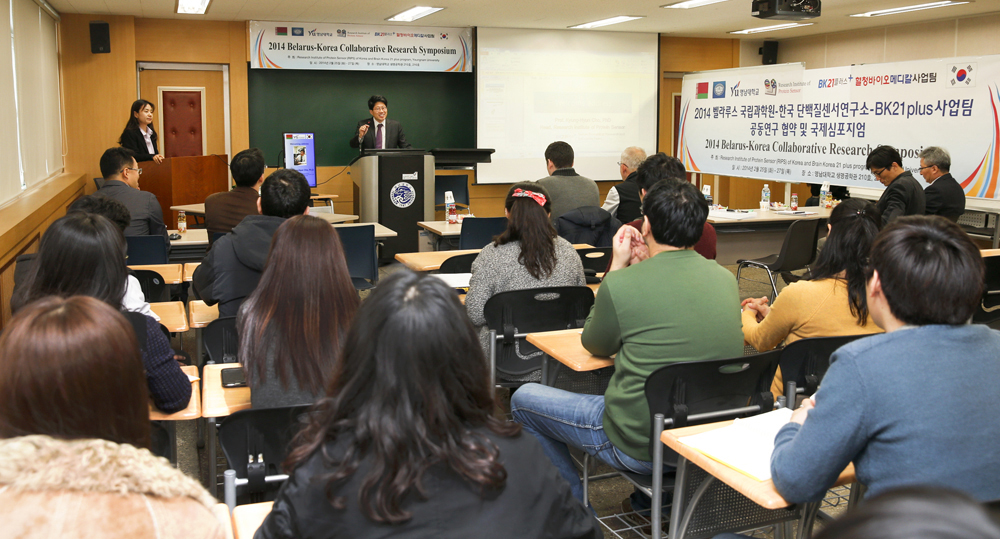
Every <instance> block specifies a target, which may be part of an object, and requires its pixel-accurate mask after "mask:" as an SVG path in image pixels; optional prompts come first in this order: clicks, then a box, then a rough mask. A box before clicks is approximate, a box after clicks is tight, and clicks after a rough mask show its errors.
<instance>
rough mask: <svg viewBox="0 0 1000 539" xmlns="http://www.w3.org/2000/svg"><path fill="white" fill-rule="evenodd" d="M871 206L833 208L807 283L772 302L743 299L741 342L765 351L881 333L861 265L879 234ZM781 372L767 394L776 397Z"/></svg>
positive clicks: (853, 202) (854, 202) (851, 202)
mask: <svg viewBox="0 0 1000 539" xmlns="http://www.w3.org/2000/svg"><path fill="white" fill-rule="evenodd" d="M880 223H881V216H880V215H879V213H878V210H877V209H876V208H875V205H874V204H872V203H871V202H868V201H866V200H861V199H856V198H849V199H847V200H845V201H844V202H843V203H841V204H840V205H839V206H837V207H836V208H834V209H833V212H831V213H830V220H829V223H828V225H827V226H828V227H829V234H828V236H827V239H826V245H825V246H824V247H823V250H822V251H820V253H819V257H818V258H817V259H816V263H815V264H814V265H813V266H812V268H811V270H810V272H809V280H803V281H799V282H796V283H792V284H790V285H788V286H786V287H785V288H784V289H783V290H782V291H781V294H779V295H778V297H777V298H775V300H774V305H773V306H770V305H768V304H767V298H766V297H763V298H748V299H746V300H744V301H743V307H744V309H743V339H744V340H746V342H747V343H748V344H750V345H751V346H753V347H754V348H756V349H757V350H758V351H761V352H765V351H767V350H771V349H772V348H774V347H775V346H778V345H779V344H780V343H781V342H785V344H791V343H793V342H795V341H797V340H799V339H805V338H809V337H834V336H840V335H867V334H871V333H879V332H881V331H882V330H881V329H879V328H878V326H876V325H875V323H874V322H872V321H871V318H869V316H868V306H867V304H866V302H865V271H864V267H865V263H866V261H867V259H868V252H869V251H870V250H871V246H872V242H873V241H874V240H875V236H876V235H878V232H879V224H880ZM782 384H783V382H782V379H781V371H780V370H779V371H778V372H777V374H775V377H774V383H773V384H772V386H771V392H772V393H774V395H775V396H777V395H781V394H782Z"/></svg>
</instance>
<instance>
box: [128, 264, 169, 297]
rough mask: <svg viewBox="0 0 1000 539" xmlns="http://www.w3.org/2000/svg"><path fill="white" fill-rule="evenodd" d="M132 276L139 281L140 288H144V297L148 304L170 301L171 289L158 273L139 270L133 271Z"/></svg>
mask: <svg viewBox="0 0 1000 539" xmlns="http://www.w3.org/2000/svg"><path fill="white" fill-rule="evenodd" d="M132 274H133V275H134V276H135V278H136V280H137V281H139V288H142V295H143V296H145V298H146V301H147V302H148V303H155V302H158V301H170V288H169V287H168V286H167V283H166V282H165V281H164V280H163V277H162V276H161V275H160V274H159V273H158V272H155V271H153V270H141V269H137V270H132Z"/></svg>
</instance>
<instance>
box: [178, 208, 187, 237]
mask: <svg viewBox="0 0 1000 539" xmlns="http://www.w3.org/2000/svg"><path fill="white" fill-rule="evenodd" d="M187 230H188V220H187V214H185V213H184V210H181V211H179V212H178V213H177V232H180V233H181V234H183V233H185V232H187Z"/></svg>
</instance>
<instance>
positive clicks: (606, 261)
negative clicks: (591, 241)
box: [576, 247, 612, 284]
mask: <svg viewBox="0 0 1000 539" xmlns="http://www.w3.org/2000/svg"><path fill="white" fill-rule="evenodd" d="M576 254H578V255H580V262H582V263H583V274H584V275H585V276H586V277H587V284H591V283H599V282H601V278H600V277H598V276H597V274H598V273H604V270H606V269H608V266H609V265H610V264H611V255H612V253H611V247H595V248H593V249H577V250H576Z"/></svg>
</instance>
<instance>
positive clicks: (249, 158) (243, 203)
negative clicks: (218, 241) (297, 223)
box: [205, 148, 264, 241]
mask: <svg viewBox="0 0 1000 539" xmlns="http://www.w3.org/2000/svg"><path fill="white" fill-rule="evenodd" d="M229 170H230V171H231V172H232V173H233V183H235V184H236V187H234V188H233V190H232V191H227V192H225V193H214V194H211V195H208V198H206V199H205V228H206V229H207V230H208V238H209V241H211V240H212V238H213V237H214V236H215V234H220V233H221V234H228V233H230V232H232V231H233V228H234V227H235V226H236V225H238V224H240V222H242V221H243V218H244V217H246V216H248V215H257V214H258V213H260V212H259V210H258V209H257V200H258V199H260V195H259V194H257V191H258V190H259V189H260V185H261V184H262V183H264V152H262V151H260V149H258V148H250V149H249V150H243V151H242V152H240V153H238V154H236V156H235V157H233V160H232V162H230V163H229Z"/></svg>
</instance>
